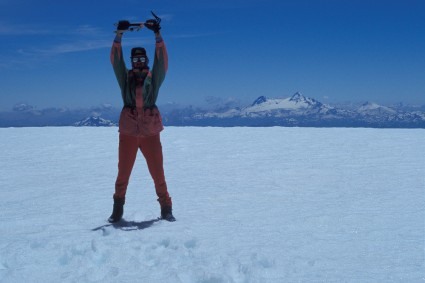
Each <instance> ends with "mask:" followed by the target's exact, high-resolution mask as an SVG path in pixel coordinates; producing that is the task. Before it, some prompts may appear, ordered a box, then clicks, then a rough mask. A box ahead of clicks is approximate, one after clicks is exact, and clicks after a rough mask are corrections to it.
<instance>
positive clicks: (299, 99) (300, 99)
mask: <svg viewBox="0 0 425 283" xmlns="http://www.w3.org/2000/svg"><path fill="white" fill-rule="evenodd" d="M289 101H292V102H294V103H295V104H298V103H302V104H306V105H309V106H321V105H322V103H320V102H319V101H317V100H315V99H313V98H310V97H305V96H304V95H302V94H301V93H299V92H296V93H295V94H294V95H293V96H292V97H291V98H289Z"/></svg>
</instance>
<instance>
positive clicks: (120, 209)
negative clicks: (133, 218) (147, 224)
mask: <svg viewBox="0 0 425 283" xmlns="http://www.w3.org/2000/svg"><path fill="white" fill-rule="evenodd" d="M124 202H125V200H124V199H119V198H114V209H113V210H112V215H111V216H110V217H109V218H108V221H109V222H110V223H115V222H118V221H120V220H121V218H122V215H123V214H124Z"/></svg>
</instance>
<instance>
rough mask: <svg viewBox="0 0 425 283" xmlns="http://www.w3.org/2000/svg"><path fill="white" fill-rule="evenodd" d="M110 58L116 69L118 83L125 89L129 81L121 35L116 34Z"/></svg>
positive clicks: (122, 89)
mask: <svg viewBox="0 0 425 283" xmlns="http://www.w3.org/2000/svg"><path fill="white" fill-rule="evenodd" d="M110 60H111V64H112V67H113V69H114V73H115V77H116V78H117V81H118V84H119V86H120V88H121V91H124V89H125V84H126V81H127V71H128V70H127V68H126V66H125V62H124V58H123V52H122V47H121V37H120V36H118V35H117V36H116V37H115V39H114V41H113V43H112V48H111V55H110Z"/></svg>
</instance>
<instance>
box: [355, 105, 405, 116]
mask: <svg viewBox="0 0 425 283" xmlns="http://www.w3.org/2000/svg"><path fill="white" fill-rule="evenodd" d="M358 111H359V112H360V113H368V112H379V113H389V114H395V113H397V111H395V110H394V109H391V108H389V107H386V106H382V105H379V104H377V103H374V102H366V103H364V104H363V105H362V106H360V108H359V109H358Z"/></svg>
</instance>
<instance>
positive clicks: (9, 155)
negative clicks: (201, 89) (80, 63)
mask: <svg viewBox="0 0 425 283" xmlns="http://www.w3.org/2000/svg"><path fill="white" fill-rule="evenodd" d="M162 141H163V149H164V155H165V170H166V177H167V182H168V186H169V191H170V194H171V196H172V197H173V202H174V212H175V216H176V218H177V222H174V223H168V222H164V221H155V219H156V218H157V217H158V216H159V206H158V203H157V201H156V196H155V193H154V189H153V184H152V181H151V179H150V177H149V175H148V172H147V169H146V166H145V162H144V160H143V158H142V156H141V155H139V158H138V160H137V162H136V165H135V168H134V170H133V175H132V179H131V181H130V186H129V190H128V195H127V203H126V206H125V213H124V218H125V220H126V221H125V222H124V223H123V224H122V225H121V226H117V227H113V226H107V222H106V219H107V217H108V216H109V215H110V213H111V210H112V193H113V188H114V182H115V177H116V173H117V172H116V171H117V145H118V135H117V128H73V127H67V128H10V129H0V148H1V158H0V170H1V171H0V172H1V173H0V189H1V198H0V210H1V213H0V221H1V223H2V225H1V226H0V282H200V283H219V282H425V160H424V157H425V130H423V129H422V130H420V129H418V130H401V129H391V130H383V129H344V128H333V129H332V128H331V129H315V128H190V127H187V128H173V127H168V128H166V129H165V131H164V132H163V134H162ZM104 225H106V226H104Z"/></svg>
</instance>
